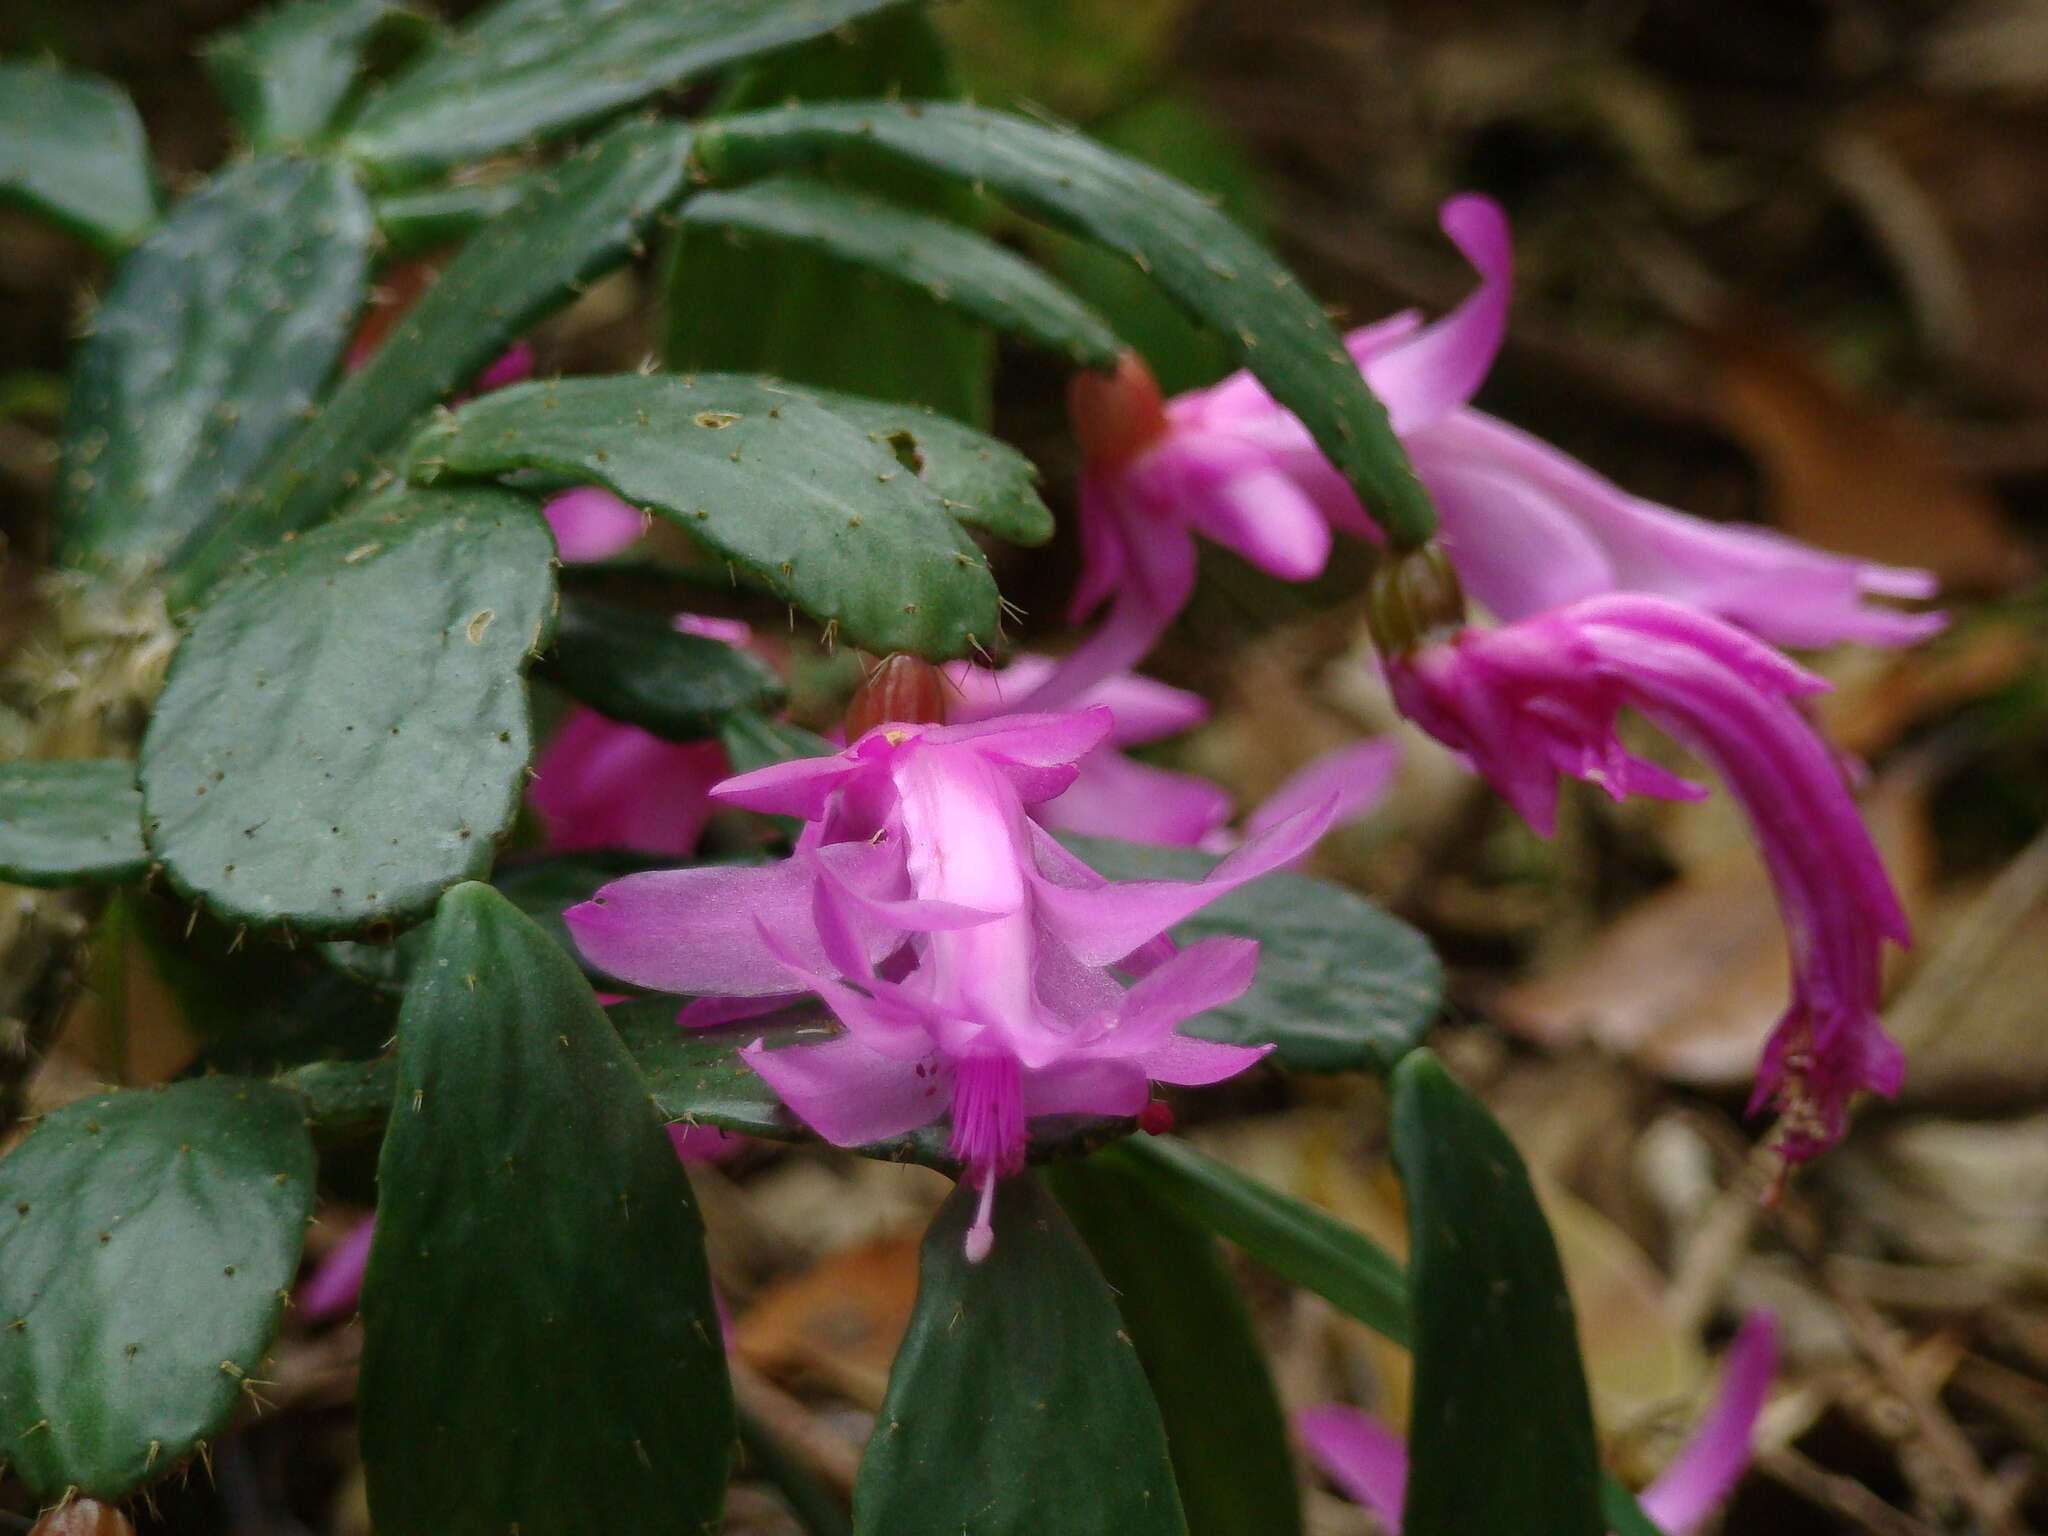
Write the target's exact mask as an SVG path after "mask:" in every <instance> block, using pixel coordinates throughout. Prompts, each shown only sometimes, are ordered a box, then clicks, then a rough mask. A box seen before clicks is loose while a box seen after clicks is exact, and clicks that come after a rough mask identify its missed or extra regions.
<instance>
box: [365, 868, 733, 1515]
mask: <svg viewBox="0 0 2048 1536" xmlns="http://www.w3.org/2000/svg"><path fill="white" fill-rule="evenodd" d="M431 934H432V937H431V944H430V948H429V951H428V954H427V955H426V957H425V959H424V962H423V963H422V965H421V966H420V968H419V970H418V972H417V973H416V975H415V977H414V980H413V983H412V986H411V987H410V988H409V989H408V991H407V994H406V999H405V1006H404V1008H403V1010H402V1012H401V1013H400V1016H399V1026H398V1082H397V1087H398V1100H397V1104H398V1107H397V1109H396V1110H395V1112H394V1113H393V1115H392V1119H391V1124H390V1128H389V1129H388V1130H387V1132H386V1133H385V1138H384V1149H383V1155H382V1159H381V1161H380V1163H379V1165H378V1188H379V1191H380V1197H379V1201H378V1207H377V1236H376V1241H375V1244H374V1246H373V1247H372V1248H371V1251H370V1262H369V1269H368V1272H367V1275H366V1277H365V1281H364V1286H363V1325H364V1345H363V1371H362V1386H361V1405H362V1410H363V1411H362V1416H361V1422H362V1438H363V1462H364V1466H365V1469H366V1471H367V1473H368V1477H369V1495H370V1510H371V1514H372V1516H373V1517H374V1518H375V1520H376V1524H377V1529H378V1530H379V1531H381V1532H386V1533H389V1536H428V1533H431V1536H504V1533H505V1532H506V1531H510V1530H523V1531H531V1532H544V1531H545V1532H561V1533H590V1536H596V1533H598V1532H602V1531H615V1530H616V1531H676V1532H701V1531H708V1530H716V1529H717V1528H718V1517H719V1509H720V1506H721V1504H722V1502H723V1500H724V1496H725V1483H726V1474H727V1464H728V1460H729V1456H730V1450H731V1445H732V1439H733V1417H732V1397H731V1388H730V1387H729V1385H728V1383H727V1380H726V1371H725V1354H724V1350H723V1348H722V1347H721V1343H720V1335H719V1323H718V1316H717V1313H716V1310H715V1309H714V1306H713V1303H712V1299H711V1282H710V1276H709V1273H708V1271H707V1269H706V1266H705V1260H704V1236H703V1229H702V1225H701V1223H700V1222H699V1220H698V1216H697V1209H696V1206H695V1204H694V1202H693V1201H692V1199H691V1196H690V1185H689V1180H688V1179H687V1177H686V1176H685V1175H684V1172H683V1169H682V1166H681V1165H680V1164H679V1163H678V1162H677V1160H676V1157H675V1153H674V1151H673V1150H672V1149H671V1147H670V1145H669V1139H668V1137H667V1135H666V1134H665V1133H664V1132H663V1130H662V1126H661V1121H660V1118H659V1117H658V1116H657V1115H656V1113H655V1111H654V1107H653V1106H652V1105H651V1104H650V1103H649V1102H648V1090H647V1084H646V1082H645V1080H644V1079H643V1078H642V1077H641V1075H640V1073H639V1070H638V1069H637V1068H636V1067H635V1066H634V1064H633V1061H632V1058H631V1057H630V1056H628V1055H627V1054H626V1051H625V1048H624V1047H623V1046H622V1045H621V1044H620V1043H619V1039H618V1037H617V1035H616V1034H614V1033H613V1031H612V1028H611V1025H610V1024H609V1023H608V1022H607V1021H606V1019H605V1016H604V1012H603V1010H601V1009H600V1008H599V1007H598V1006H597V1003H596V1000H595V999H594V998H593V997H592V996H591V992H590V986H589V983H587V982H586V981H585V980H584V979H583V977H582V976H581V975H580V974H579V973H578V972H577V970H576V967H575V965H574V963H573V962H572V961H571V960H570V959H569V957H568V956H567V955H565V954H563V953H562V951H561V950H560V949H559V948H558V947H557V946H556V945H555V944H554V942H553V941H552V940H550V939H549V938H547V937H546V936H545V935H544V934H543V933H541V931H540V930H539V929H538V928H536V927H535V926H534V924H533V923H532V922H531V921H530V920H529V919H527V918H525V917H523V916H521V915H520V913H519V912H518V911H517V910H516V909H514V908H513V907H512V905H511V904H510V903H509V902H507V901H506V900H505V899H504V898H503V897H502V896H500V895H498V894H497V893H496V892H494V891H492V890H491V889H490V888H489V887H487V886H480V885H461V886H457V887H455V888H454V889H453V890H451V891H450V892H449V893H448V894H447V895H446V896H444V897H443V898H442V901H441V906H440V910H439V912H438V913H437V914H436V916H435V919H434V925H433V928H432V930H431Z"/></svg>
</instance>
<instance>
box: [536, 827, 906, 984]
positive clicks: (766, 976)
mask: <svg viewBox="0 0 2048 1536" xmlns="http://www.w3.org/2000/svg"><path fill="white" fill-rule="evenodd" d="M815 878H816V877H815V874H814V872H813V871H812V869H811V867H810V865H809V863H808V862H807V861H804V860H799V859H788V860H784V861H783V862H782V863H779V864H768V865H761V866H757V867H751V868H749V867H736V866H730V865H701V866H699V867H698V868H695V869H660V870H649V871H647V872H646V873H644V874H637V875H627V876H625V877H624V878H622V879H618V880H614V881H612V882H611V883H610V884H609V885H607V886H605V887H604V888H603V889H602V890H600V891H599V892H598V893H597V894H596V895H595V896H593V897H592V898H591V899H590V900H589V901H586V902H582V903H580V904H578V905H577V906H573V907H571V908H569V910H568V911H566V912H564V913H563V914H562V921H563V922H564V923H565V924H567V925H568V928H569V932H570V935H571V936H572V937H573V938H574V939H575V940H576V947H577V948H578V949H579V950H581V951H582V952H583V955H584V958H585V959H587V960H589V961H590V962H591V964H593V965H595V966H596V967H597V968H598V969H599V970H601V971H604V972H606V973H607V974H609V975H612V976H617V977H619V978H620V979H621V980H624V981H630V982H633V983H634V984H635V985H637V986H642V987H649V988H652V989H653V990H655V991H658V992H679V993H683V994H685V995H696V996H704V997H761V996H766V995H769V994H774V993H785V992H788V991H789V989H790V974H789V968H788V967H787V966H786V965H785V964H784V963H783V962H782V961H781V960H778V959H777V958H776V957H775V956H774V955H773V954H771V953H769V951H768V949H767V947H766V946H765V945H763V944H762V942H761V935H760V926H759V925H760V924H761V923H763V922H766V923H768V924H770V925H771V926H772V927H773V928H774V929H775V930H776V932H777V933H779V934H781V935H783V937H784V938H785V940H786V942H788V943H789V945H790V946H791V948H792V949H793V950H795V951H796V952H797V953H799V954H801V955H802V956H803V957H804V959H805V960H806V961H807V962H808V963H810V964H811V965H812V966H813V967H814V968H816V969H821V970H822V969H823V968H824V966H825V955H824V951H823V949H822V947H821V946H820V945H819V942H818V937H817V934H816V931H815V930H814V929H813V927H812V923H811V889H812V885H813V883H814V881H815ZM875 942H876V944H877V947H878V949H879V951H880V954H886V953H887V952H888V949H889V948H891V947H893V944H889V943H888V942H887V941H886V936H878V937H877V938H876V941H875ZM880 954H877V956H876V958H880Z"/></svg>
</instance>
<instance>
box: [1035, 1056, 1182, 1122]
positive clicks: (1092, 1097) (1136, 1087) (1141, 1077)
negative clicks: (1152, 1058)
mask: <svg viewBox="0 0 2048 1536" xmlns="http://www.w3.org/2000/svg"><path fill="white" fill-rule="evenodd" d="M1023 1093H1024V1113H1025V1114H1026V1115H1027V1116H1031V1117H1034V1118H1035V1117H1036V1116H1039V1115H1135V1114H1136V1113H1137V1112H1138V1111H1139V1110H1141V1109H1143V1108H1144V1107H1145V1101H1146V1100H1147V1099H1149V1098H1151V1096H1152V1088H1151V1085H1150V1084H1149V1083H1148V1082H1146V1080H1145V1073H1144V1069H1143V1068H1141V1067H1139V1066H1137V1065H1136V1064H1135V1063H1132V1062H1128V1061H1116V1060H1110V1059H1088V1058H1084V1059H1082V1060H1078V1061H1065V1062H1060V1063H1058V1064H1056V1065H1054V1066H1050V1067H1043V1068H1041V1069H1039V1070H1038V1071H1036V1072H1026V1073H1025V1074H1024V1075H1023Z"/></svg>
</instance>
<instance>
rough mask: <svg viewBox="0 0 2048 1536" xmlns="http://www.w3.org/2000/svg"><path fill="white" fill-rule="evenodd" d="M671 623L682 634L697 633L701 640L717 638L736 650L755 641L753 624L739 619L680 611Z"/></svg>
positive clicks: (743, 648)
mask: <svg viewBox="0 0 2048 1536" xmlns="http://www.w3.org/2000/svg"><path fill="white" fill-rule="evenodd" d="M669 623H670V624H672V625H673V626H674V627H675V628H676V629H677V630H678V631H679V632H680V633H682V634H685V635H695V636H697V637H698V638H699V639H700V640H716V641H718V642H719V643H720V644H721V645H729V646H731V647H732V648H733V649H734V650H736V651H743V650H745V649H746V648H747V647H748V646H750V645H752V644H753V643H754V629H753V626H752V625H751V624H747V623H744V622H742V621H741V620H739V619H719V618H713V617H712V616H711V615H709V614H704V613H679V614H677V615H676V616H675V617H674V618H673V619H671V620H669Z"/></svg>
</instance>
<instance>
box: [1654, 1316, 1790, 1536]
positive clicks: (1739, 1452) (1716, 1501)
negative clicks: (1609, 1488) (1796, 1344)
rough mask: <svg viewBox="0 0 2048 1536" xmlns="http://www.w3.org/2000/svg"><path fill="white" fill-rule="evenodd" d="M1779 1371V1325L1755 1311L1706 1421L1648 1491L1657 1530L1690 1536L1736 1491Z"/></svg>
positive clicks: (1733, 1349)
mask: <svg viewBox="0 0 2048 1536" xmlns="http://www.w3.org/2000/svg"><path fill="white" fill-rule="evenodd" d="M1777 1366H1778V1342H1777V1326H1776V1324H1775V1323H1774V1322H1773V1320H1772V1319H1771V1317H1770V1315H1769V1314H1768V1313H1763V1312H1753V1313H1751V1314H1750V1315H1749V1316H1748V1317H1747V1318H1745V1319H1744V1320H1743V1324H1742V1327H1741V1329H1740V1331H1739V1332H1737V1334H1736V1335H1735V1342H1734V1343H1733V1344H1731V1345H1730V1346H1729V1347H1728V1357H1727V1359H1726V1361H1725V1362H1724V1363H1723V1364H1722V1366H1721V1385H1720V1388H1719V1390H1718V1391H1716V1393H1715V1394H1714V1401H1713V1403H1712V1405H1711V1406H1710V1407H1709V1408H1708V1409H1707V1412H1706V1416H1705V1417H1704V1418H1702V1419H1701V1420H1700V1422H1699V1426H1698V1427H1697V1428H1696V1429H1694V1430H1693V1432H1692V1437H1691V1438H1690V1439H1689V1440H1687V1441H1686V1443H1685V1446H1684V1448H1683V1449H1681V1450H1680V1451H1679V1453H1678V1455H1677V1456H1676V1457H1674V1458H1673V1459H1672V1462H1671V1465H1669V1466H1668V1467H1666V1468H1665V1469H1664V1470H1663V1472H1662V1473H1660V1474H1659V1475H1658V1477H1657V1479H1656V1481H1654V1482H1653V1483H1651V1484H1650V1486H1649V1487H1648V1488H1646V1489H1644V1490H1643V1496H1642V1499H1641V1501H1640V1502H1641V1504H1642V1510H1643V1513H1644V1514H1646V1515H1648V1516H1649V1517H1650V1519H1651V1520H1652V1521H1653V1522H1654V1523H1655V1524H1656V1526H1657V1527H1658V1529H1660V1530H1663V1531H1668V1532H1670V1533H1671V1536H1689V1533H1690V1532H1691V1531H1692V1530H1693V1529H1694V1528H1695V1527H1697V1526H1698V1525H1699V1524H1700V1523H1701V1522H1703V1521H1704V1520H1705V1519H1706V1518H1707V1516H1709V1515H1710V1514H1712V1513H1713V1512H1714V1511H1715V1510H1716V1509H1717V1508H1719V1507H1720V1505H1721V1503H1722V1501H1723V1500H1725V1499H1726V1498H1727V1497H1728V1495H1729V1494H1730V1493H1731V1492H1733V1491H1734V1488H1735V1485H1736V1483H1737V1482H1739V1481H1740V1480H1741V1478H1742V1473H1743V1469H1744V1468H1746V1467H1747V1466H1748V1465H1749V1448H1750V1437H1751V1436H1752V1435H1753V1434H1754V1433H1755V1431H1756V1421H1757V1417H1758V1415H1760V1414H1761V1413H1762V1412H1763V1407H1764V1399H1765V1397H1766V1396H1767V1395H1768V1394H1769V1392H1770V1389H1771V1377H1772V1376H1773V1375H1774V1374H1776V1371H1777Z"/></svg>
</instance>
